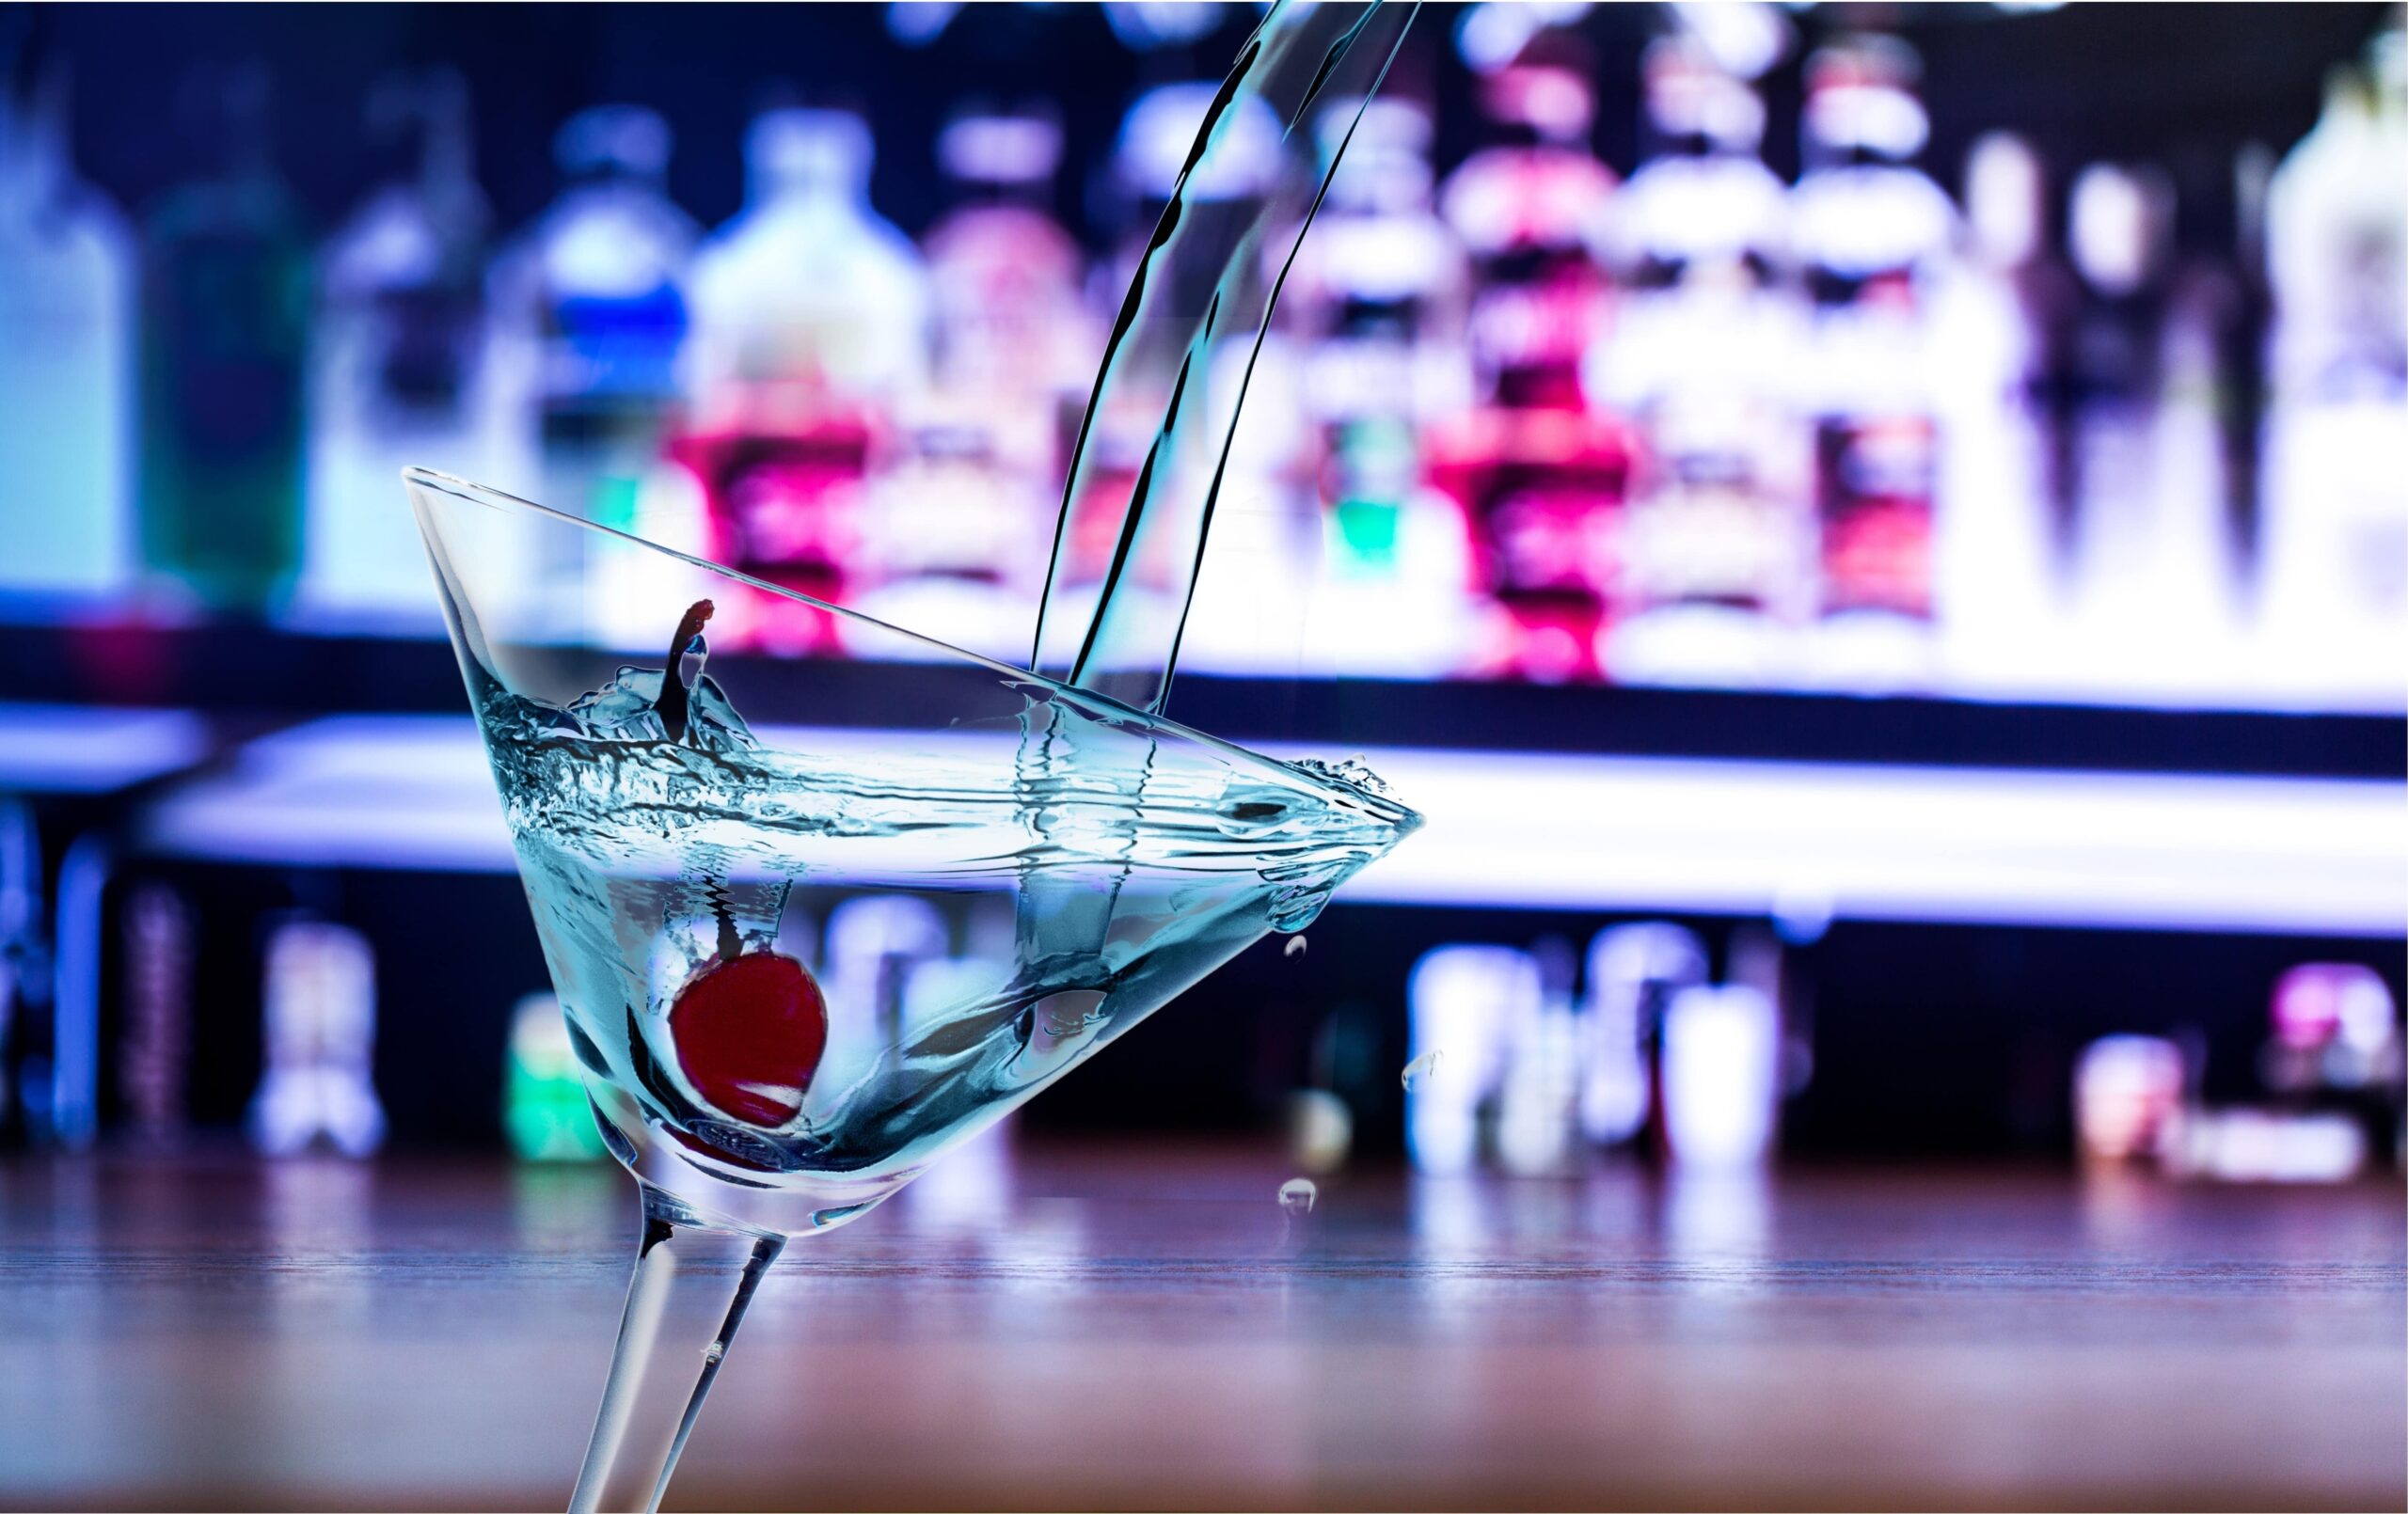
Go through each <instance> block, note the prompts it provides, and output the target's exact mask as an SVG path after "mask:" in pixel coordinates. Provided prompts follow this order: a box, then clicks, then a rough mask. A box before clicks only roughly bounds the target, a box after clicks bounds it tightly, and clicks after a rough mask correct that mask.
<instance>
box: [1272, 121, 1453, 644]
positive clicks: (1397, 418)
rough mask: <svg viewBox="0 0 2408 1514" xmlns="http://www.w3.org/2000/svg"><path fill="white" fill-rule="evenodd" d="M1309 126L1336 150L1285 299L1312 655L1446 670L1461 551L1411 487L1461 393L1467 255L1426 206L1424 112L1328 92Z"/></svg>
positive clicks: (1434, 500)
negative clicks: (1308, 480)
mask: <svg viewBox="0 0 2408 1514" xmlns="http://www.w3.org/2000/svg"><path fill="white" fill-rule="evenodd" d="M1358 106H1359V107H1360V110H1361V115H1360V118H1359V119H1358V118H1357V116H1356V110H1357V107H1358ZM1318 130H1319V136H1320V143H1321V154H1322V161H1323V163H1324V164H1326V163H1328V162H1329V161H1330V159H1331V158H1332V157H1333V156H1334V155H1336V154H1337V153H1338V151H1339V147H1340V145H1341V143H1342V144H1343V145H1344V156H1342V157H1340V158H1339V159H1338V166H1337V171H1336V174H1335V177H1333V178H1332V179H1331V181H1330V184H1329V193H1328V196H1327V197H1326V198H1325V199H1324V200H1323V204H1322V208H1321V213H1320V215H1319V217H1318V218H1317V219H1316V220H1315V221H1314V223H1313V229H1312V233H1311V235H1309V236H1307V238H1306V239H1305V242H1304V244H1303V246H1302V247H1301V248H1299V249H1298V251H1297V254H1296V261H1295V265H1294V268H1293V269H1292V271H1291V274H1290V276H1289V292H1288V295H1287V298H1288V300H1289V302H1290V304H1289V309H1290V310H1291V311H1292V312H1293V317H1292V320H1291V326H1292V328H1293V329H1294V331H1295V333H1296V335H1297V337H1298V338H1299V339H1301V340H1302V341H1303V342H1304V343H1305V344H1306V351H1305V355H1304V363H1305V385H1304V390H1303V394H1302V399H1303V402H1304V406H1305V409H1306V411H1307V415H1308V417H1309V418H1310V420H1311V422H1312V424H1313V431H1314V433H1315V434H1314V435H1313V436H1312V438H1311V439H1310V442H1309V444H1308V445H1309V446H1310V447H1311V449H1312V450H1313V452H1314V453H1315V454H1316V455H1317V461H1318V467H1319V473H1320V491H1319V492H1320V495H1321V497H1322V499H1323V501H1325V502H1326V504H1327V507H1328V519H1327V525H1326V528H1325V530H1324V532H1323V540H1324V542H1325V543H1326V554H1325V558H1324V564H1325V573H1326V579H1325V581H1324V582H1323V584H1322V585H1320V586H1319V592H1320V593H1321V594H1323V596H1324V599H1325V603H1324V605H1323V607H1321V609H1320V613H1319V614H1318V616H1317V623H1316V625H1315V628H1314V635H1313V642H1314V646H1313V649H1312V650H1313V652H1314V654H1315V655H1316V657H1317V659H1319V660H1321V661H1322V662H1323V664H1324V665H1325V666H1326V668H1327V669H1328V670H1330V671H1333V672H1355V673H1386V674H1389V675H1392V676H1406V677H1411V676H1430V675H1433V674H1438V673H1444V672H1446V671H1447V670H1450V668H1451V667H1453V665H1454V664H1455V662H1456V661H1457V660H1458V659H1459V658H1460V657H1461V655H1462V651H1463V642H1464V638H1465V628H1464V626H1463V624H1462V620H1463V614H1462V610H1463V585H1464V580H1465V575H1466V573H1467V571H1468V569H1467V565H1466V561H1465V552H1466V546H1465V541H1464V535H1463V518H1462V514H1461V513H1460V512H1459V511H1457V510H1456V509H1455V508H1454V507H1453V506H1452V504H1450V502H1449V501H1448V500H1447V499H1446V498H1445V497H1443V496H1441V495H1439V494H1437V493H1436V492H1434V490H1432V489H1430V487H1429V486H1428V484H1427V483H1426V482H1425V481H1424V478H1423V468H1422V459H1421V434H1422V430H1423V428H1424V427H1426V426H1427V425H1429V424H1431V423H1432V422H1434V421H1435V420H1437V419H1439V418H1444V417H1448V416H1452V415H1457V414H1460V413H1461V412H1462V411H1463V409H1464V408H1465V405H1467V404H1468V403H1469V402H1470V400H1471V393H1470V388H1471V372H1470V364H1469V354H1468V353H1467V352H1466V351H1465V346H1464V342H1463V337H1462V332H1463V323H1464V313H1465V301H1466V299H1467V298H1468V295H1469V285H1470V267H1469V262H1468V260H1467V259H1466V258H1465V253H1464V249H1463V245H1462V243H1461V242H1460V241H1459V240H1458V239H1457V238H1456V236H1455V234H1454V231H1453V230H1452V229H1450V227H1449V226H1448V225H1447V223H1446V222H1444V221H1443V220H1441V219H1439V218H1438V216H1437V214H1436V213H1435V212H1434V211H1433V209H1432V208H1431V187H1432V181H1433V173H1432V169H1431V166H1430V140H1431V134H1432V126H1431V119H1430V112H1429V110H1428V108H1427V107H1426V106H1423V105H1421V104H1419V103H1415V102H1411V101H1406V100H1401V99H1375V100H1372V101H1370V103H1363V102H1360V101H1356V100H1339V101H1335V102H1333V103H1330V104H1329V105H1327V106H1325V107H1323V111H1322V114H1321V117H1320V118H1319V121H1318ZM1350 133H1351V135H1350Z"/></svg>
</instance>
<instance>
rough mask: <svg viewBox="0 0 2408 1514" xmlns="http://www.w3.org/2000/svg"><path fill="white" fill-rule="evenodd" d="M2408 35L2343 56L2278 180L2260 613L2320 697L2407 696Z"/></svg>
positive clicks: (2271, 196)
mask: <svg viewBox="0 0 2408 1514" xmlns="http://www.w3.org/2000/svg"><path fill="white" fill-rule="evenodd" d="M2403 154H2408V43H2403V41H2402V36H2401V33H2400V30H2399V29H2398V27H2397V26H2396V25H2395V26H2393V27H2389V28H2386V29H2385V30H2384V32H2383V33H2382V34H2380V35H2379V36H2378V37H2377V39H2375V41H2374V43H2373V44H2372V45H2371V46H2370V47H2369V49H2368V57H2367V60H2366V66H2365V67H2363V68H2360V67H2356V66H2346V67H2344V68H2341V69H2337V70H2336V71H2335V72H2334V74H2333V75H2332V77H2331V79H2330V80H2329V81H2328V83H2327V85H2326V89H2325V99H2324V110H2323V114H2322V115H2321V117H2320V118H2319V119H2318V121H2317V123H2316V127H2315V129H2314V130H2313V131H2311V132H2309V133H2308V134H2307V135H2306V136H2305V137H2303V138H2302V139H2301V140H2300V142H2299V145H2298V146H2296V147H2295V148H2293V149H2292V150H2291V151H2290V153H2289V156H2287V157H2286V158H2285V159H2284V160H2283V163H2282V165H2281V166H2280V167H2279V168H2277V169H2276V170H2275V172H2274V176H2273V184H2272V185H2271V187H2270V189H2269V192H2268V200H2267V208H2266V215H2267V219H2266V258H2267V273H2268V276H2269V279H2270V281H2271V283H2272V285H2273V299H2274V307H2275V322H2274V331H2273V342H2272V361H2271V364H2270V367H2271V369H2272V372H2273V382H2272V389H2273V393H2272V405H2271V407H2270V410H2269V414H2268V417H2267V433H2268V434H2267V438H2266V498H2265V506H2264V508H2265V520H2264V530H2263V542H2262V546H2263V559H2262V561H2263V568H2262V574H2263V576H2262V588H2261V591H2260V595H2259V611H2260V614H2261V616H2262V618H2263V626H2264V629H2265V631H2266V633H2267V635H2268V638H2269V640H2270V643H2271V645H2270V646H2269V648H2268V653H2269V657H2270V661H2271V662H2272V664H2273V666H2274V667H2275V668H2278V669H2280V670H2283V672H2284V675H2285V680H2286V683H2287V684H2288V686H2289V687H2291V688H2293V689H2295V690H2298V691H2299V693H2300V694H2301V695H2302V696H2304V697H2306V698H2309V699H2313V700H2316V701H2318V702H2331V701H2336V700H2338V701H2341V702H2347V703H2350V704H2352V705H2354V706H2356V707H2360V708H2369V709H2379V710H2388V711H2391V712H2394V713H2397V712H2398V710H2399V709H2400V674H2399V670H2400V668H2401V667H2402V666H2403V665H2408V485H2403V483H2402V481H2401V478H2400V469H2399V467H2398V465H2397V460H2398V459H2399V458H2400V457H2402V456H2408V199H2403V197H2402V196H2401V195H2400V186H2399V178H2400V172H2399V170H2400V163H2401V162H2402V161H2403Z"/></svg>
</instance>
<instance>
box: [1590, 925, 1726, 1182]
mask: <svg viewBox="0 0 2408 1514" xmlns="http://www.w3.org/2000/svg"><path fill="white" fill-rule="evenodd" d="M1586 978H1587V986H1588V992H1587V1001H1586V1003H1585V1004H1584V1005H1583V1014H1582V1016H1581V1054H1580V1067H1581V1076H1580V1128H1581V1131H1582V1133H1583V1134H1585V1135H1587V1136H1588V1138H1589V1139H1590V1140H1591V1141H1593V1142H1595V1143H1598V1144H1600V1145H1613V1144H1617V1143H1623V1142H1627V1141H1632V1140H1635V1139H1637V1138H1638V1137H1639V1135H1640V1132H1641V1131H1642V1130H1644V1129H1645V1128H1647V1124H1648V1121H1649V1118H1650V1116H1651V1115H1653V1114H1655V1113H1656V1103H1657V1099H1656V1083H1657V1081H1658V1067H1657V1058H1658V1054H1659V1052H1660V1049H1661V1048H1662V1044H1663V1041H1662V1037H1663V1026H1664V1011H1665V1007H1666V1006H1667V1005H1668V1004H1670V1003H1671V1001H1672V999H1673V997H1674V996H1675V995H1677V994H1679V993H1680V992H1681V991H1682V990H1684V989H1687V988H1692V987H1696V986H1700V985H1703V983H1704V982H1705V981H1706V956H1705V943H1703V941H1700V940H1699V939H1698V938H1697V935H1696V933H1695V932H1693V931H1690V930H1688V929H1687V928H1686V927H1684V926H1680V925H1672V924H1666V923H1644V924H1637V925H1614V926H1609V927H1608V928H1607V929H1605V930H1601V931H1599V932H1598V933H1597V934H1596V937H1595V938H1594V939H1592V940H1591V941H1590V943H1589V962H1588V970H1587V973H1586Z"/></svg>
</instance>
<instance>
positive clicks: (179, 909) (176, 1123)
mask: <svg viewBox="0 0 2408 1514" xmlns="http://www.w3.org/2000/svg"><path fill="white" fill-rule="evenodd" d="M192 938H193V923H192V910H191V908H190V907H188V906H187V905H185V904H184V902H183V901H182V899H181V898H179V897H177V895H176V892H175V891H174V890H173V889H171V888H169V887H167V886H166V884H163V883H146V884H143V885H142V886H140V887H139V888H137V889H136V890H135V891H134V893H133V895H132V897H130V898H129V899H128V900H127V901H126V906H125V989H124V1001H125V1025H124V1029H123V1032H122V1033H121V1034H120V1035H119V1037H118V1070H117V1071H118V1076H117V1082H118V1095H119V1098H120V1099H121V1100H122V1101H123V1105H124V1110H125V1121H126V1125H127V1128H128V1129H129V1130H130V1131H131V1133H132V1134H133V1135H134V1136H135V1139H136V1140H138V1141H141V1142H143V1143H147V1144H150V1145H152V1146H168V1145H173V1144H175V1143H178V1142H180V1141H181V1140H182V1139H183V1137H184V1135H185V1133H186V1128H185V1126H186V1104H187V1097H186V1095H187V1083H188V1080H189V1078H190V1071H191V1063H192V1037H193V1015H192V992H193V941H192Z"/></svg>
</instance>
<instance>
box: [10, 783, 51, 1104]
mask: <svg viewBox="0 0 2408 1514" xmlns="http://www.w3.org/2000/svg"><path fill="white" fill-rule="evenodd" d="M48 913H49V911H48V910H47V909H46V908H45V907H44V902H43V898H42V861H41V845H40V836H39V834H38V832H37V831H36V830H35V828H34V814H33V808H32V806H30V805H28V804H25V803H24V802H23V801H22V800H18V799H14V798H9V797H8V796H0V1150H5V1149H7V1148H8V1147H10V1146H15V1145H21V1144H25V1143H30V1142H31V1141H32V1139H33V1138H34V1137H35V1136H36V1135H37V1134H38V1132H37V1131H36V1130H35V1129H34V1128H33V1124H32V1119H31V1111H29V1110H28V1109H27V1108H25V1106H26V1104H28V1103H29V1102H31V1101H30V1099H27V1098H24V1097H21V1096H20V1095H19V1088H20V1085H21V1084H23V1083H24V1082H26V1081H28V1080H29V1079H30V1077H31V1075H32V1074H33V1072H34V1070H35V1069H34V1068H33V1067H32V1066H31V1065H30V1063H31V1060H32V1051H31V1048H30V1046H29V1045H28V1035H27V1033H26V1030H25V1029H19V1028H18V1027H28V1022H29V1021H30V1020H31V1019H32V1017H33V1015H34V1012H35V1011H37V1010H42V1009H47V1008H48V1007H49V1005H50V1001H51V964H50V940H49V930H48V926H47V923H46V917H47V915H48ZM28 1028H29V1027H28ZM43 1071H44V1073H45V1075H46V1071H47V1069H43Z"/></svg>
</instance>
